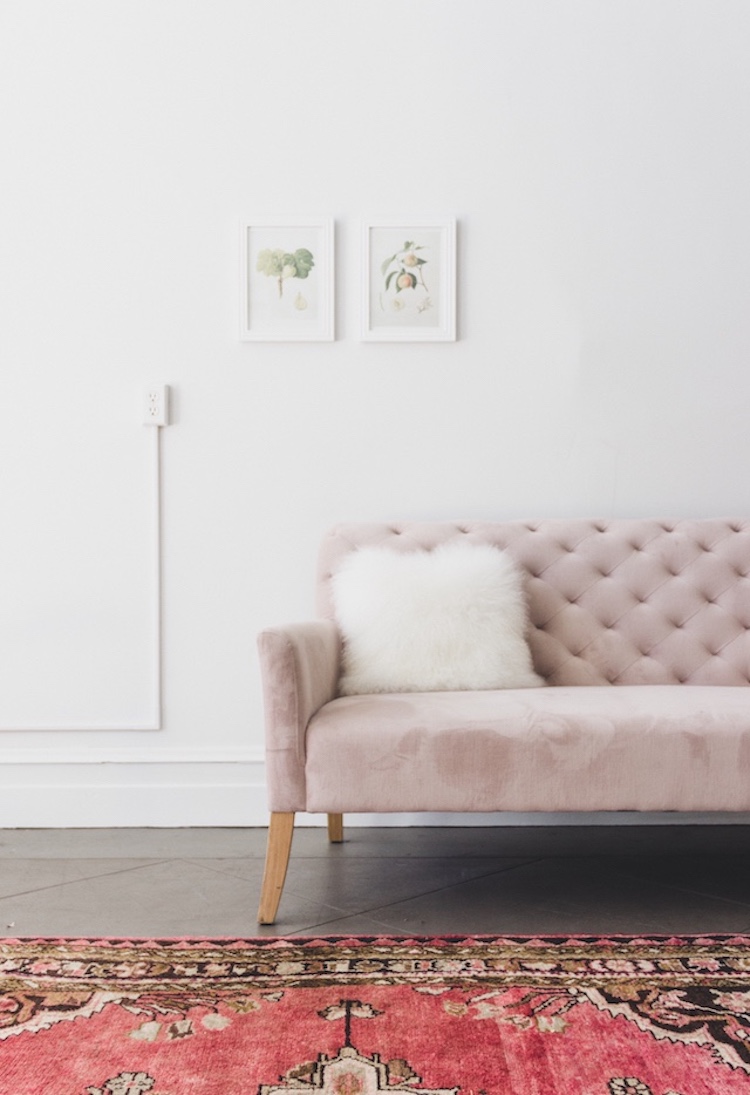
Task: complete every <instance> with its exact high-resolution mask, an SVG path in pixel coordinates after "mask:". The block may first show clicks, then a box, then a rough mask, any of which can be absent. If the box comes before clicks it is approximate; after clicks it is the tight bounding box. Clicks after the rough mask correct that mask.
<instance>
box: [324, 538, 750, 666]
mask: <svg viewBox="0 0 750 1095" xmlns="http://www.w3.org/2000/svg"><path fill="white" fill-rule="evenodd" d="M458 538H461V539H465V540H467V541H468V542H469V543H477V544H494V545H495V546H497V547H499V548H503V549H505V550H507V552H508V553H509V554H510V555H511V556H512V557H513V558H514V559H515V561H516V563H517V564H518V565H519V566H520V567H521V569H522V571H524V572H525V575H526V592H527V598H528V605H529V619H530V625H531V626H530V630H529V645H530V647H531V652H532V656H533V659H534V665H535V667H536V670H537V672H538V673H540V674H541V675H542V676H543V677H545V678H546V680H547V682H548V684H553V685H586V684H593V685H601V684H625V685H627V684H678V683H685V684H716V685H744V684H748V683H750V577H749V575H750V521H740V520H738V521H725V520H710V519H704V520H685V521H654V520H645V519H644V520H633V519H617V520H609V521H605V520H602V521H585V520H568V519H555V520H547V521H508V522H503V523H495V522H482V521H466V522H463V523H456V524H454V523H447V522H436V523H417V522H406V523H400V524H399V523H393V524H389V525H385V524H343V525H338V526H336V527H335V528H334V529H332V530H331V532H330V533H329V534H328V535H327V536H326V537H325V539H324V540H323V542H322V545H321V549H320V557H319V570H318V585H317V607H318V613H319V615H321V616H324V617H327V618H332V617H333V604H332V597H331V575H332V574H333V573H335V571H336V569H337V567H338V566H339V565H340V563H341V560H342V558H343V557H344V556H345V555H346V554H347V553H348V552H351V551H355V550H356V549H357V548H360V547H364V546H366V545H381V546H385V547H388V548H392V549H393V550H395V551H429V550H430V549H431V548H434V547H436V546H437V545H438V544H442V543H445V542H446V541H449V540H455V539H458Z"/></svg>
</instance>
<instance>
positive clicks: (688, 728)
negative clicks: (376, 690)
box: [260, 520, 750, 813]
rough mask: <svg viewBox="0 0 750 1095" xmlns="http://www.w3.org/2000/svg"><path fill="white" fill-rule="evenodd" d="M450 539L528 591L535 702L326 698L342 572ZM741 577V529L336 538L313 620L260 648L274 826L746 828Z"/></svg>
mask: <svg viewBox="0 0 750 1095" xmlns="http://www.w3.org/2000/svg"><path fill="white" fill-rule="evenodd" d="M456 537H464V538H466V539H468V540H470V541H473V542H478V543H491V544H495V545H497V546H499V547H502V548H505V549H507V550H508V552H509V553H510V554H512V555H513V557H514V558H515V559H516V561H517V562H518V563H519V564H520V566H521V567H522V569H523V570H524V571H525V572H526V575H527V594H528V602H529V612H530V619H531V629H530V634H529V643H530V646H531V650H532V654H533V658H534V663H535V668H536V670H537V672H539V673H540V674H541V675H542V676H543V677H544V678H545V679H546V681H547V687H545V688H539V689H523V690H517V691H515V690H514V691H505V692H489V691H488V692H473V693H460V692H452V693H430V694H425V693H423V694H411V695H403V694H399V695H390V696H389V695H385V696H383V695H379V696H354V697H342V698H336V680H337V677H338V671H339V656H340V650H339V639H338V633H337V630H336V627H335V624H334V622H333V619H332V617H333V612H332V605H331V591H330V577H331V574H332V573H334V572H335V569H336V567H337V565H338V564H339V563H340V561H341V559H342V558H343V557H344V555H345V554H346V553H347V552H350V551H352V550H356V548H357V547H360V546H363V545H366V544H383V545H388V546H391V547H393V548H394V549H395V550H399V551H415V550H429V549H430V548H432V547H434V546H435V545H437V544H439V543H443V542H445V541H446V540H450V539H454V538H456ZM749 572H750V522H747V521H723V520H690V521H674V522H664V521H654V520H612V521H583V520H549V521H541V522H520V521H518V522H507V523H486V522H468V523H466V524H461V525H457V524H448V523H426V524H416V523H405V524H393V525H382V524H356V525H341V526H338V527H337V528H336V529H334V530H333V531H332V532H331V534H330V535H329V536H328V537H327V538H326V539H325V541H324V542H323V545H322V547H321V552H320V560H319V575H318V611H319V614H320V617H321V618H320V619H319V620H318V621H317V622H311V623H308V624H306V625H297V626H296V627H293V628H277V629H273V630H270V631H267V632H264V633H263V635H262V636H261V638H260V649H261V659H262V664H263V674H264V682H265V703H266V731H267V745H268V753H267V757H268V770H267V772H268V793H269V804H270V808H271V810H274V811H301V810H309V811H313V812H324V813H351V812H355V811H363V812H394V811H395V812H401V811H409V812H411V811H420V810H433V811H444V810H445V811H460V812H472V811H482V812H484V811H495V810H498V811H499V810H514V811H527V810H550V811H565V810H607V809H610V810H626V809H627V810H727V811H737V810H748V809H750V691H747V685H748V683H750V578H749V577H748V573H749ZM613 685H617V686H622V687H612V686H613ZM581 686H583V687H581Z"/></svg>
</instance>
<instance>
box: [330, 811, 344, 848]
mask: <svg viewBox="0 0 750 1095" xmlns="http://www.w3.org/2000/svg"><path fill="white" fill-rule="evenodd" d="M328 839H329V840H330V842H331V844H341V843H342V842H343V840H344V815H343V814H329V815H328Z"/></svg>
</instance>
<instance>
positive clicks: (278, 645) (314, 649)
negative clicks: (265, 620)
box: [258, 620, 341, 812]
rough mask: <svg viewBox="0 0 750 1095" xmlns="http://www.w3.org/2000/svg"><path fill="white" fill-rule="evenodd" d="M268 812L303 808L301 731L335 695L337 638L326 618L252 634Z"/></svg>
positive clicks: (303, 732)
mask: <svg viewBox="0 0 750 1095" xmlns="http://www.w3.org/2000/svg"><path fill="white" fill-rule="evenodd" d="M258 652H259V655H260V664H261V673H262V678H263V703H264V709H265V732H266V782H267V787H268V805H269V809H270V810H271V811H287V812H288V811H298V810H305V809H306V804H305V803H306V795H305V731H306V729H307V724H308V722H309V721H310V719H311V718H312V716H313V715H314V714H315V712H316V711H317V710H318V709H319V708H320V707H322V706H323V704H325V703H327V702H328V701H329V700H332V699H333V698H334V697H335V696H336V688H337V685H338V678H339V670H340V662H341V638H340V635H339V630H338V627H337V626H336V624H335V623H333V622H332V621H331V620H314V621H310V622H307V623H301V624H289V625H287V626H285V627H274V628H267V629H266V630H265V631H262V632H261V633H260V635H259V636H258Z"/></svg>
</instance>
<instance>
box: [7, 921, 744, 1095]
mask: <svg viewBox="0 0 750 1095" xmlns="http://www.w3.org/2000/svg"><path fill="white" fill-rule="evenodd" d="M187 1092H190V1093H191V1095H235V1093H236V1095H379V1093H381V1092H391V1093H393V1095H396V1093H400V1095H735V1093H740V1092H744V1093H746V1095H747V1093H749V1092H750V939H749V938H745V937H729V936H724V937H711V938H708V937H706V938H703V937H701V938H691V939H658V938H638V939H635V938H629V939H625V938H620V939H618V938H615V939H599V938H594V937H573V938H568V937H560V938H505V937H503V938H488V937H478V938H474V937H466V938H464V937H460V938H459V937H447V938H437V939H419V938H415V939H409V938H391V939H389V938H373V937H367V938H363V937H360V938H353V939H348V938H347V939H344V938H341V939H306V940H303V939H298V940H295V939H291V940H283V939H271V938H269V939H247V940H241V939H238V940H231V939H225V940H206V939H186V940H124V939H123V940H118V939H110V940H84V939H81V940H42V939H37V940H5V941H3V942H0V1095H186V1093H187Z"/></svg>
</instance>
